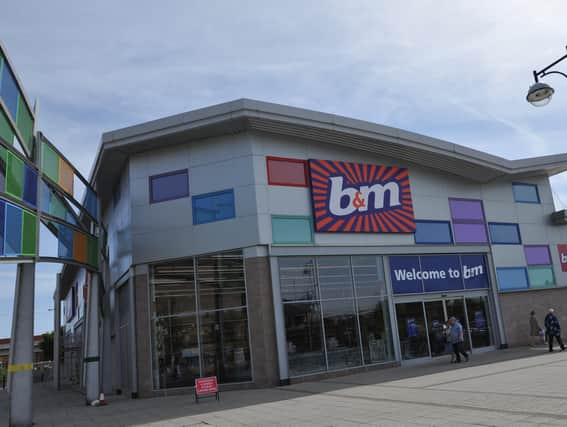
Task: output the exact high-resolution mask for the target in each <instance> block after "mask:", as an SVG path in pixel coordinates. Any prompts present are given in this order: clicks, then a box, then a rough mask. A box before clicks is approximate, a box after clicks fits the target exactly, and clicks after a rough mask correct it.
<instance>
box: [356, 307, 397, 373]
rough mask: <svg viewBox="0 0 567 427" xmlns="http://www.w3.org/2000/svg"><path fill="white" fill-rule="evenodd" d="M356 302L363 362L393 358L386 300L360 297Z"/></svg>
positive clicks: (369, 362) (384, 360) (375, 361)
mask: <svg viewBox="0 0 567 427" xmlns="http://www.w3.org/2000/svg"><path fill="white" fill-rule="evenodd" d="M357 303H358V316H359V321H360V335H361V338H362V352H363V354H364V363H366V364H371V363H379V362H386V361H388V360H393V359H394V350H393V344H392V332H391V329H390V315H389V312H388V301H387V300H386V299H379V298H360V299H359V300H358V301H357Z"/></svg>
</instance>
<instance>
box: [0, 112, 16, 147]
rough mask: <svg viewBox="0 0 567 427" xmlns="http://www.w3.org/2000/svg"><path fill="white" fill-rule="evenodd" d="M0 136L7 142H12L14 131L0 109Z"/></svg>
mask: <svg viewBox="0 0 567 427" xmlns="http://www.w3.org/2000/svg"><path fill="white" fill-rule="evenodd" d="M0 138H2V139H3V140H5V141H6V142H7V143H8V144H13V143H14V131H13V130H12V126H10V123H9V122H8V119H7V118H6V116H5V115H4V112H3V111H2V109H0Z"/></svg>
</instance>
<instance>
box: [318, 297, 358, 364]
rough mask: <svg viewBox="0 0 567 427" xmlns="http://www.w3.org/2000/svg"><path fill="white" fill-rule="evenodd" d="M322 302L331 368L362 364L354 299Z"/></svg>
mask: <svg viewBox="0 0 567 427" xmlns="http://www.w3.org/2000/svg"><path fill="white" fill-rule="evenodd" d="M322 304H323V320H324V325H325V343H326V345H327V359H328V364H329V369H341V368H348V367H352V366H358V365H360V364H361V363H362V360H361V355H360V342H359V338H358V327H357V324H356V323H357V322H356V314H355V310H354V300H353V299H344V300H327V301H323V302H322Z"/></svg>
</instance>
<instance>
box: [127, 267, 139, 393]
mask: <svg viewBox="0 0 567 427" xmlns="http://www.w3.org/2000/svg"><path fill="white" fill-rule="evenodd" d="M135 274H136V272H135V270H134V268H130V277H129V279H128V300H129V303H128V308H129V312H128V315H129V319H128V338H129V341H130V342H129V343H128V344H129V345H130V366H131V368H130V372H131V374H132V375H131V377H130V381H131V384H130V386H131V387H132V390H131V393H132V398H133V399H136V398H138V348H137V345H136V342H137V340H136V333H137V330H136V311H135V310H136V290H135V286H136V282H135Z"/></svg>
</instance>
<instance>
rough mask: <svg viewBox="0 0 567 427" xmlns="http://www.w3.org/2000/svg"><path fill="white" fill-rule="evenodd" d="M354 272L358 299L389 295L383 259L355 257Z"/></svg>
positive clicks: (353, 258)
mask: <svg viewBox="0 0 567 427" xmlns="http://www.w3.org/2000/svg"><path fill="white" fill-rule="evenodd" d="M352 270H353V275H354V285H355V289H356V296H357V297H358V298H361V297H384V296H386V295H387V290H386V279H385V277H384V263H383V261H382V258H381V257H375V256H353V257H352Z"/></svg>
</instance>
